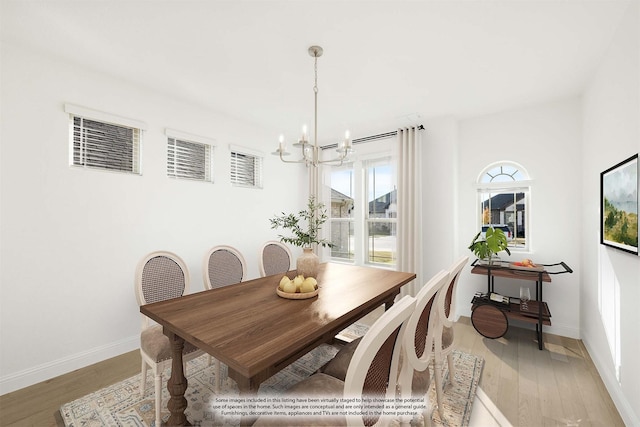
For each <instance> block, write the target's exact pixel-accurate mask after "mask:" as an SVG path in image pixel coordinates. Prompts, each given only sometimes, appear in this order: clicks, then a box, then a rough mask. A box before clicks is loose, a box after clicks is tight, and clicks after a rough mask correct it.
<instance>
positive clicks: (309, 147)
mask: <svg viewBox="0 0 640 427" xmlns="http://www.w3.org/2000/svg"><path fill="white" fill-rule="evenodd" d="M322 52H323V50H322V48H321V47H320V46H311V47H310V48H309V55H310V56H312V57H313V58H314V73H315V80H314V85H313V98H314V114H313V120H314V125H313V144H311V143H310V142H309V140H308V136H307V126H306V125H304V126H303V127H302V136H301V137H300V139H299V140H298V142H296V143H294V144H292V145H293V146H294V147H299V148H300V150H301V151H302V157H301V158H300V159H299V160H286V159H285V158H284V157H285V156H288V155H289V154H290V153H289V152H288V151H287V150H286V146H285V142H284V136H283V135H280V142H279V145H278V148H277V149H276V151H275V152H273V153H272V154H274V155H276V156H280V160H282V161H283V162H285V163H305V164H306V165H307V166H314V167H317V166H318V165H320V164H322V163H332V164H336V163H337V164H338V165H341V164H342V163H343V162H344V160H345V159H346V158H347V156H348V155H349V154H350V153H352V152H353V149H352V146H351V139H349V131H346V132H345V135H344V140H343V141H342V142H340V143H338V148H337V150H336V151H337V152H338V156H337V157H336V158H334V159H330V160H320V147H319V146H318V58H319V57H321V56H322Z"/></svg>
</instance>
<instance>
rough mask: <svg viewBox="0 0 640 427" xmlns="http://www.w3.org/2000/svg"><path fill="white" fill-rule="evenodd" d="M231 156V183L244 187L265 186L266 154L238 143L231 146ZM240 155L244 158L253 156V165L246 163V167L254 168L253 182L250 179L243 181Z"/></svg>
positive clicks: (258, 187) (260, 187) (257, 187)
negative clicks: (239, 168)
mask: <svg viewBox="0 0 640 427" xmlns="http://www.w3.org/2000/svg"><path fill="white" fill-rule="evenodd" d="M229 151H230V156H229V160H230V163H229V179H230V181H231V185H232V186H234V187H243V188H256V189H262V188H263V171H264V154H263V153H261V152H259V151H256V150H251V149H249V148H245V147H239V146H237V145H230V146H229ZM238 156H242V157H243V158H251V159H253V165H252V166H249V165H248V164H247V165H245V167H246V168H249V169H251V168H252V169H253V173H252V176H253V179H252V180H251V181H252V182H249V180H245V181H244V182H241V180H240V179H239V178H240V177H239V176H238V164H237V163H238V159H239V157H238Z"/></svg>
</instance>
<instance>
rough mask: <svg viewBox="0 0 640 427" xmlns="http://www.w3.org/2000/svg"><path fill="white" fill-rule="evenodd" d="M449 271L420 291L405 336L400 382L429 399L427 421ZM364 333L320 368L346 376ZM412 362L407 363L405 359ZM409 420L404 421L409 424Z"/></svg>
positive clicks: (402, 387) (405, 392)
mask: <svg viewBox="0 0 640 427" xmlns="http://www.w3.org/2000/svg"><path fill="white" fill-rule="evenodd" d="M448 279H449V271H447V270H441V271H440V272H439V273H437V274H436V275H434V276H433V277H432V278H431V279H430V280H429V281H428V282H427V283H426V284H425V285H424V286H423V287H422V288H421V289H420V291H419V292H418V294H417V295H416V308H415V310H414V313H413V314H412V316H411V319H409V322H408V323H407V332H406V334H405V338H404V342H403V345H404V347H405V348H404V351H403V353H402V355H403V359H402V363H401V372H400V377H399V378H398V384H399V387H400V390H401V393H402V394H403V397H411V396H407V395H412V396H413V397H414V398H415V397H417V396H420V397H423V398H424V399H425V410H424V411H423V417H424V420H425V424H428V423H429V422H430V419H431V411H430V410H428V408H429V399H428V394H427V393H428V391H429V386H430V385H431V381H432V380H433V379H432V378H431V376H430V373H429V369H428V368H429V364H431V363H433V361H434V351H433V348H434V342H435V337H436V335H441V334H442V322H440V321H439V318H438V316H437V307H436V302H437V297H438V291H440V290H441V289H443V288H444V287H445V286H446V285H447V284H448V283H449V282H448ZM361 340H362V337H360V338H356V339H355V340H353V341H351V342H350V343H348V344H345V345H344V346H343V347H342V348H341V349H340V351H338V353H337V354H336V355H335V356H334V357H333V359H331V360H330V361H329V362H328V363H327V364H326V365H324V366H323V367H322V368H320V370H319V371H320V372H323V373H325V374H327V375H330V376H333V377H335V378H338V379H341V380H344V379H345V377H346V371H347V368H348V366H349V365H350V363H351V360H352V358H353V354H354V352H355V350H356V349H357V347H358V346H359V345H360V341H361ZM405 360H406V361H407V362H408V363H404V361H405ZM406 422H407V421H406V420H404V421H403V423H404V424H406Z"/></svg>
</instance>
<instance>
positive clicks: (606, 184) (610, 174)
mask: <svg viewBox="0 0 640 427" xmlns="http://www.w3.org/2000/svg"><path fill="white" fill-rule="evenodd" d="M600 199H601V200H600V243H601V244H603V245H606V246H611V247H614V248H617V249H620V250H623V251H626V252H630V253H632V254H636V255H638V154H635V155H633V156H631V157H629V158H628V159H626V160H623V161H622V162H620V163H618V164H617V165H615V166H613V167H611V168H609V169H607V170H606V171H604V172H602V173H601V174H600Z"/></svg>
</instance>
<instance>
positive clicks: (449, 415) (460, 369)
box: [60, 345, 484, 427]
mask: <svg viewBox="0 0 640 427" xmlns="http://www.w3.org/2000/svg"><path fill="white" fill-rule="evenodd" d="M337 351H338V348H337V347H335V346H329V345H321V346H320V347H318V348H316V349H315V350H313V351H312V352H310V353H308V354H306V355H305V356H304V357H302V358H301V359H299V360H298V361H296V362H294V363H293V364H292V365H290V366H289V367H287V368H285V369H283V370H282V371H280V372H279V373H278V374H276V375H274V376H273V377H271V378H270V379H269V380H267V381H266V382H264V383H262V384H261V386H260V389H259V391H258V398H261V397H265V396H274V395H277V394H279V393H281V392H282V391H285V390H286V389H288V388H289V387H291V386H292V385H293V384H295V383H297V382H298V381H300V380H302V379H304V378H306V377H308V376H309V375H311V374H312V373H313V372H315V371H316V370H317V369H318V368H319V367H320V366H322V365H323V364H324V363H326V362H327V361H328V360H330V359H331V358H332V357H333V356H334V355H335V353H336V352H337ZM453 356H454V361H455V366H456V380H457V385H456V386H451V385H450V384H449V381H448V375H449V374H448V372H446V373H445V378H446V379H447V384H448V385H447V387H446V389H445V400H444V402H443V407H444V412H445V417H444V419H440V415H439V414H438V411H434V412H433V415H432V424H433V425H435V426H449V427H453V426H466V425H468V423H469V417H470V416H471V409H472V407H473V400H474V398H475V392H476V388H477V385H478V381H479V379H480V374H481V371H482V367H483V365H484V360H483V359H482V358H480V357H477V356H474V355H471V354H466V353H462V352H457V351H455V352H454V353H453ZM207 361H208V357H207V356H206V355H205V356H201V357H199V358H197V359H194V360H191V361H189V362H187V378H188V388H187V391H186V393H185V398H186V399H187V402H188V407H187V410H186V411H185V414H186V416H187V418H188V419H189V420H190V421H191V423H192V424H193V425H194V426H225V427H226V426H234V427H235V426H237V425H239V423H240V417H239V416H238V415H229V413H228V412H227V413H224V414H223V413H222V412H223V411H221V410H220V409H218V408H219V407H220V406H221V404H220V401H221V400H222V399H225V398H232V397H238V387H237V385H236V383H235V382H234V381H233V380H231V379H227V380H226V381H224V382H223V386H222V387H221V390H220V393H219V394H215V393H214V391H213V389H214V381H215V373H214V369H213V366H208V362H207ZM445 365H446V364H445ZM223 374H226V373H225V372H224V371H223ZM169 375H170V372H166V373H165V378H168V377H169ZM225 376H226V375H225ZM165 381H166V380H165ZM165 384H166V383H165ZM168 399H169V395H168V391H167V390H166V387H163V394H162V406H163V408H165V409H164V410H163V411H162V418H163V420H165V421H166V420H167V419H168V417H169V413H168V411H167V410H166V407H167V401H168ZM430 400H431V402H432V407H435V391H434V388H433V385H432V387H431V391H430ZM154 402H155V401H154V392H153V377H152V376H149V379H148V382H147V386H146V390H145V393H144V395H142V396H141V395H140V375H136V376H133V377H131V378H129V379H126V380H124V381H121V382H119V383H117V384H114V385H112V386H110V387H106V388H104V389H101V390H98V391H96V392H94V393H91V394H89V395H87V396H84V397H82V398H80V399H77V400H74V401H73V402H70V403H67V404H65V405H63V406H62V407H61V408H60V414H61V416H62V419H63V421H64V423H65V425H66V426H73V427H80V426H154V422H153V418H154V414H155V411H154V405H155V403H154Z"/></svg>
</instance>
